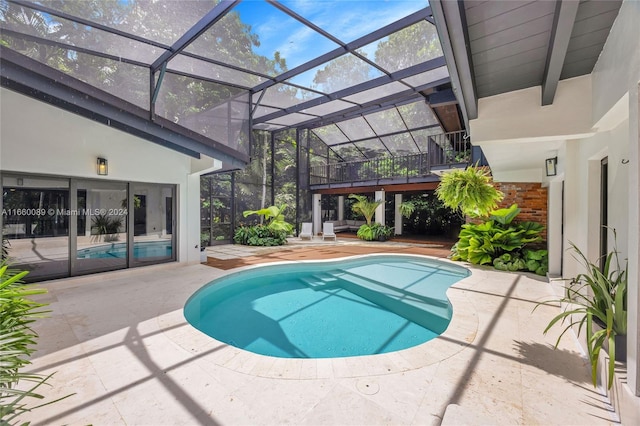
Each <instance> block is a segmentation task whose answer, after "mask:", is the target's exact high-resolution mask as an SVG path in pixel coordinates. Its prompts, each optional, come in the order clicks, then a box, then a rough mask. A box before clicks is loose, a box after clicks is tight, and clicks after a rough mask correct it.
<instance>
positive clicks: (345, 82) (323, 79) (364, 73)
mask: <svg viewBox="0 0 640 426" xmlns="http://www.w3.org/2000/svg"><path fill="white" fill-rule="evenodd" d="M364 56H366V55H364ZM370 68H371V66H370V65H369V64H367V63H366V62H364V61H363V60H361V59H360V58H358V57H357V56H354V55H351V54H346V55H343V56H340V57H339V58H336V59H334V60H333V61H331V62H329V63H328V64H327V65H326V66H325V67H324V68H321V69H319V70H318V71H316V75H315V77H313V83H314V86H313V88H315V89H318V90H320V91H321V92H324V93H333V92H337V91H338V90H342V89H344V88H347V87H350V86H354V85H356V84H359V83H362V82H364V81H367V80H369V79H370V76H369V71H370Z"/></svg>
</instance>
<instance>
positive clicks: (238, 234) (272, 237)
mask: <svg viewBox="0 0 640 426" xmlns="http://www.w3.org/2000/svg"><path fill="white" fill-rule="evenodd" d="M233 240H234V241H235V242H236V243H238V244H243V245H246V246H261V247H270V246H281V245H284V244H286V243H287V233H286V232H285V231H279V230H276V229H271V228H269V227H268V226H265V225H253V226H241V227H239V228H237V229H236V231H235V234H234V236H233Z"/></svg>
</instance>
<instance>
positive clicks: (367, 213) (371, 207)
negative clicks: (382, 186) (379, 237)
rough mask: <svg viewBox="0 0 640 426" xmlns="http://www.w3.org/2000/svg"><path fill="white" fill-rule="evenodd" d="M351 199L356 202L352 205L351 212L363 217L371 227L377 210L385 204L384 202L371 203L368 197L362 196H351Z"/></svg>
mask: <svg viewBox="0 0 640 426" xmlns="http://www.w3.org/2000/svg"><path fill="white" fill-rule="evenodd" d="M349 198H352V199H354V200H356V201H355V202H354V203H353V204H352V205H351V210H353V212H354V213H356V214H361V215H363V216H364V218H365V219H366V220H367V225H369V226H371V219H373V215H375V214H376V209H377V208H378V206H379V205H380V204H382V203H384V201H382V200H376V201H371V200H369V198H368V197H367V196H365V195H360V194H350V195H349Z"/></svg>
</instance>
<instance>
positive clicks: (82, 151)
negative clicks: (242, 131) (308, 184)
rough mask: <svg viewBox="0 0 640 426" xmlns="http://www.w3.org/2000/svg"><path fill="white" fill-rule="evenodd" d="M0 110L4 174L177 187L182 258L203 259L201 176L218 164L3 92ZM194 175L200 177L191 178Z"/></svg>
mask: <svg viewBox="0 0 640 426" xmlns="http://www.w3.org/2000/svg"><path fill="white" fill-rule="evenodd" d="M0 108H1V109H0V111H1V122H2V126H1V129H0V170H1V171H3V172H20V173H33V174H43V175H53V176H63V177H84V178H91V179H100V178H103V179H105V180H110V181H114V180H115V181H135V182H148V183H155V182H157V183H166V184H175V185H177V194H176V198H177V200H178V204H177V206H178V212H177V218H176V223H177V226H178V236H179V239H178V241H177V245H178V252H177V255H178V257H177V259H178V261H180V262H196V261H199V259H200V253H199V249H198V246H199V242H200V229H199V192H200V191H199V178H198V177H197V176H198V174H199V173H201V172H202V171H207V170H210V169H211V168H215V167H216V163H217V165H218V166H219V162H217V161H214V160H213V159H206V158H205V159H203V160H196V159H192V158H191V157H188V156H185V155H183V154H180V153H178V152H176V151H173V150H170V149H168V148H164V147H162V146H160V145H157V144H154V143H152V142H149V141H146V140H142V139H140V138H137V137H135V136H132V135H129V134H127V133H124V132H121V131H119V130H116V129H113V128H110V127H108V126H105V125H103V124H100V123H97V122H94V121H91V120H88V119H86V118H83V117H80V116H78V115H75V114H72V113H69V112H67V111H63V110H62V109H59V108H56V107H54V106H52V105H49V104H46V103H43V102H40V101H37V100H34V99H31V98H29V97H26V96H24V95H22V94H19V93H16V92H12V91H10V90H7V89H4V88H2V89H0ZM97 157H103V158H106V159H107V160H108V162H109V174H108V176H98V175H97V172H96V159H97ZM207 160H208V161H207ZM192 175H195V176H196V178H195V179H189V177H190V176H192ZM192 186H195V188H191V187H192Z"/></svg>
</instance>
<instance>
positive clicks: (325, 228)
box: [322, 222, 336, 241]
mask: <svg viewBox="0 0 640 426" xmlns="http://www.w3.org/2000/svg"><path fill="white" fill-rule="evenodd" d="M326 238H333V240H334V241H336V233H335V232H333V222H325V223H323V224H322V239H323V240H324V239H326Z"/></svg>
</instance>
